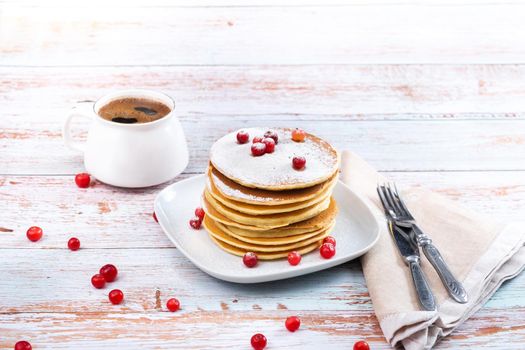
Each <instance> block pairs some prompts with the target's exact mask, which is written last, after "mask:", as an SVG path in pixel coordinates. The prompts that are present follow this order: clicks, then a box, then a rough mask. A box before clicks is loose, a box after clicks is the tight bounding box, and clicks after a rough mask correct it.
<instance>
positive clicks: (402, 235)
mask: <svg viewBox="0 0 525 350" xmlns="http://www.w3.org/2000/svg"><path fill="white" fill-rule="evenodd" d="M388 227H389V230H390V233H391V235H392V238H393V239H394V242H395V243H396V246H397V249H398V251H399V254H400V255H401V256H402V257H403V261H404V262H405V264H406V265H407V266H408V267H409V268H410V274H411V276H412V282H413V283H414V288H415V289H416V293H417V296H418V301H419V304H420V305H421V307H422V308H423V309H424V310H427V311H434V310H436V301H435V299H434V295H433V294H432V290H431V289H430V285H429V284H428V281H427V279H426V277H425V274H424V273H423V270H422V269H421V265H420V257H419V249H418V248H417V245H415V243H414V240H413V239H412V237H411V236H410V231H408V232H407V231H405V230H404V229H403V228H401V227H399V226H398V225H397V224H396V223H395V222H393V221H392V220H390V219H388Z"/></svg>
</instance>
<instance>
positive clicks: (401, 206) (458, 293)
mask: <svg viewBox="0 0 525 350" xmlns="http://www.w3.org/2000/svg"><path fill="white" fill-rule="evenodd" d="M379 187H380V188H382V189H383V192H384V194H385V197H386V200H387V202H388V208H385V209H386V210H387V211H388V214H389V215H390V217H391V218H392V220H394V221H395V222H396V224H398V225H399V226H403V227H407V228H410V229H412V232H413V233H414V235H415V240H416V242H417V244H418V245H419V246H420V247H421V249H423V253H425V256H426V257H427V259H428V261H430V263H431V264H432V266H433V267H434V269H435V270H436V272H437V274H438V276H439V278H440V279H441V281H442V282H443V285H444V286H445V288H446V290H447V292H448V294H449V295H450V296H451V297H452V298H453V299H454V300H455V301H457V302H458V303H461V304H464V303H466V302H467V301H468V296H467V292H466V291H465V288H463V285H462V284H461V282H459V281H458V280H457V279H456V278H455V277H454V275H453V274H452V272H451V271H450V268H449V267H448V265H447V264H446V263H445V260H444V259H443V256H442V255H441V253H440V252H439V250H438V249H437V248H436V246H435V245H434V244H433V243H432V240H431V239H430V237H428V236H427V235H426V234H425V233H424V232H423V231H422V230H421V229H420V228H419V227H418V226H417V224H416V221H415V219H414V217H413V216H412V214H410V211H409V210H408V208H407V207H406V205H405V203H404V202H403V200H402V199H401V196H400V195H399V192H398V190H397V187H396V185H395V184H394V185H393V186H391V185H390V184H388V183H386V184H384V185H383V186H379Z"/></svg>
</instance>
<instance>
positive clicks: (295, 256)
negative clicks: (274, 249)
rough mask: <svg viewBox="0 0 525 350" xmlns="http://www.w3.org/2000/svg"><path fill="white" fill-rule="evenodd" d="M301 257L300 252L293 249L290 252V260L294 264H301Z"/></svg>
mask: <svg viewBox="0 0 525 350" xmlns="http://www.w3.org/2000/svg"><path fill="white" fill-rule="evenodd" d="M301 258H302V257H301V254H300V253H299V252H296V251H293V252H290V253H288V262H289V263H290V265H292V266H295V265H299V263H300V262H301Z"/></svg>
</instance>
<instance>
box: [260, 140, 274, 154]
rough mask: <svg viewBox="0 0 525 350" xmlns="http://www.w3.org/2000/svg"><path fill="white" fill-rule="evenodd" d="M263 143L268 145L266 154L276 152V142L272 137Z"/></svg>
mask: <svg viewBox="0 0 525 350" xmlns="http://www.w3.org/2000/svg"><path fill="white" fill-rule="evenodd" d="M263 143H264V144H265V145H266V148H265V149H264V151H265V153H273V151H274V150H275V141H274V140H273V139H272V138H270V137H266V138H264V139H263Z"/></svg>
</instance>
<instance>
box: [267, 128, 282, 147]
mask: <svg viewBox="0 0 525 350" xmlns="http://www.w3.org/2000/svg"><path fill="white" fill-rule="evenodd" d="M264 137H270V138H272V139H273V140H274V141H275V144H278V143H279V136H278V135H277V133H276V132H275V131H273V130H268V131H267V132H265V133H264Z"/></svg>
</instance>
